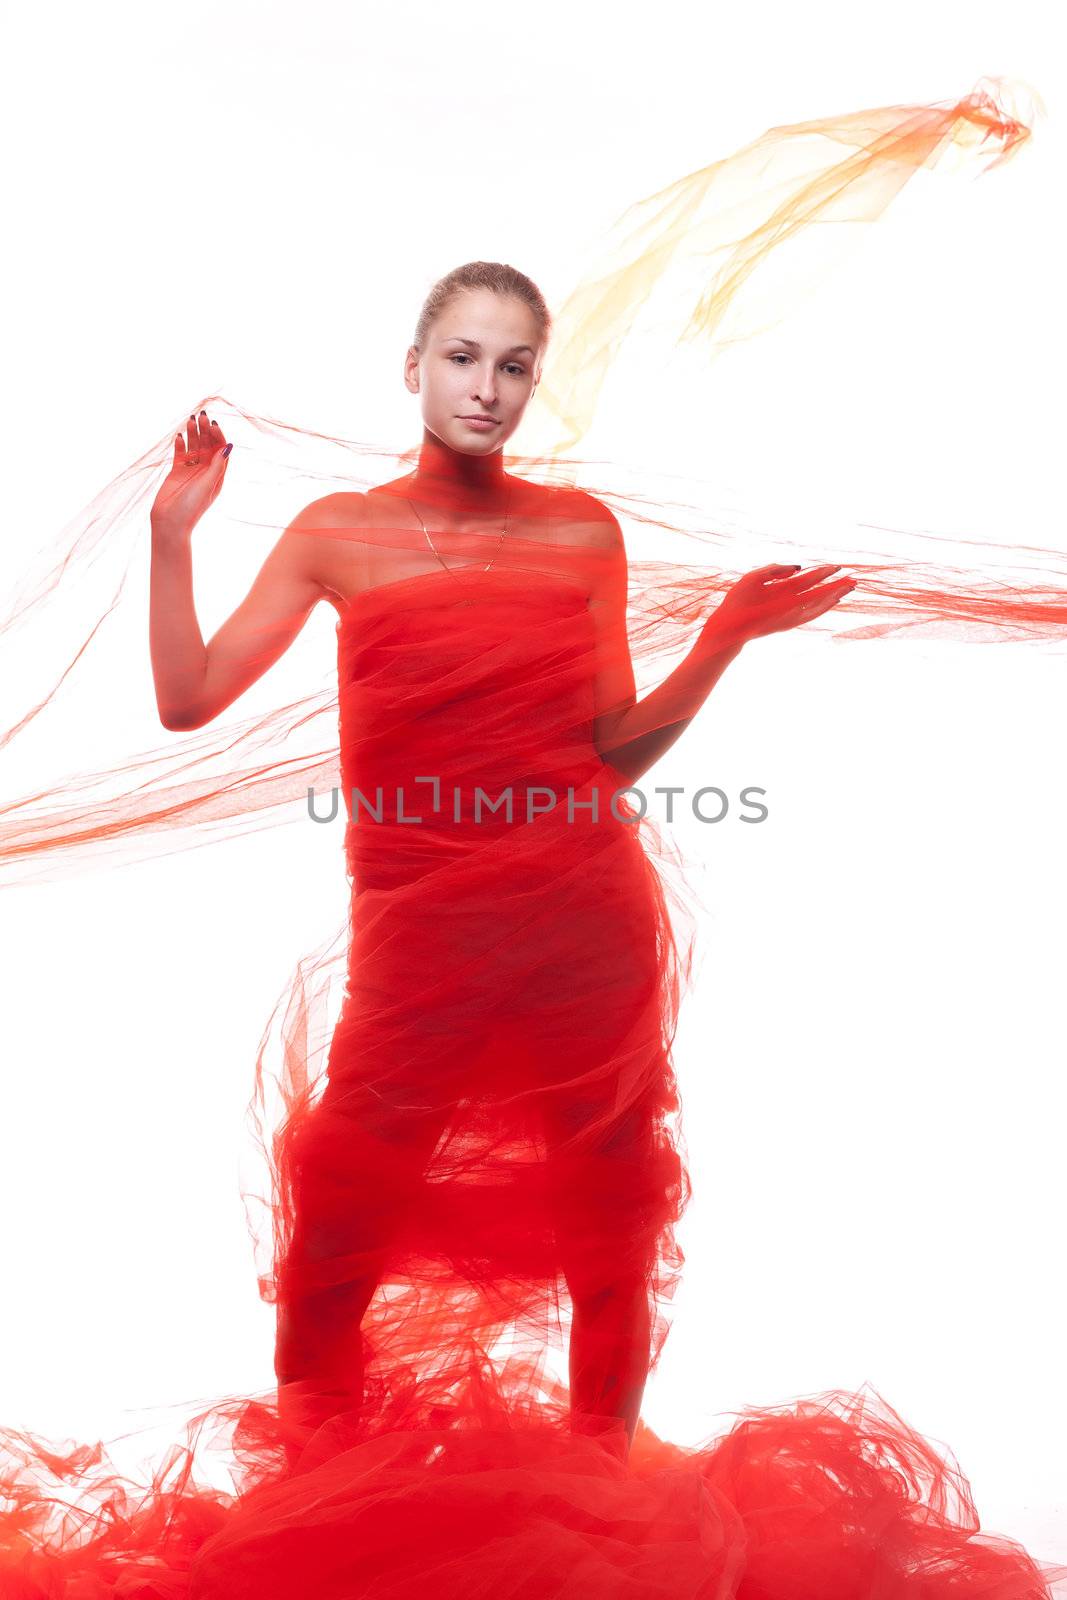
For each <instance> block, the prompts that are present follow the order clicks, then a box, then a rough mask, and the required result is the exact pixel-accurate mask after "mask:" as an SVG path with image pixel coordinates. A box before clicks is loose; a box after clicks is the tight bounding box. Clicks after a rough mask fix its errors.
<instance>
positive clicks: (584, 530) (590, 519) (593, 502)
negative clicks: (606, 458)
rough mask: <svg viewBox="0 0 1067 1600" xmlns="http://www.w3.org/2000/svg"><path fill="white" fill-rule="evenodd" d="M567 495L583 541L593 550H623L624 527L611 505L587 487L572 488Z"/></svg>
mask: <svg viewBox="0 0 1067 1600" xmlns="http://www.w3.org/2000/svg"><path fill="white" fill-rule="evenodd" d="M567 495H568V498H569V503H570V509H571V511H572V513H573V516H574V522H575V526H576V528H577V529H578V530H580V534H581V542H582V543H583V544H584V545H586V546H587V547H588V548H589V549H593V550H608V551H616V550H622V548H623V539H622V529H621V528H620V527H619V522H618V518H617V517H616V516H615V513H614V512H613V511H612V510H611V508H610V506H606V505H605V504H604V502H603V501H602V500H598V499H597V497H596V495H593V494H590V493H589V492H588V490H586V489H570V490H568V491H567Z"/></svg>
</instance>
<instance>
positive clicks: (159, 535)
mask: <svg viewBox="0 0 1067 1600" xmlns="http://www.w3.org/2000/svg"><path fill="white" fill-rule="evenodd" d="M190 423H191V424H194V423H195V419H193V418H190ZM224 448H225V445H224V441H223V438H222V433H221V430H220V429H219V428H218V426H217V424H215V423H213V422H210V423H209V422H208V419H207V417H206V415H205V414H204V413H201V416H200V420H199V423H198V424H195V426H191V427H190V429H189V439H188V444H182V440H181V435H180V434H179V435H178V438H177V440H176V441H175V458H174V464H173V466H172V468H171V475H170V477H169V478H168V479H167V480H166V482H165V483H164V485H163V486H162V488H161V489H160V493H159V495H158V496H157V499H156V503H155V505H154V506H153V508H152V567H151V594H150V602H149V648H150V652H151V658H152V676H153V680H154V683H155V691H156V704H157V706H158V708H159V718H160V721H161V722H162V724H163V726H164V727H165V728H171V729H174V730H176V731H178V730H181V731H184V730H186V729H189V728H200V727H203V725H204V724H205V723H207V722H210V721H212V719H213V718H214V717H217V716H218V715H219V713H220V712H222V711H225V709H226V707H227V706H229V705H231V704H232V703H233V701H234V700H236V699H237V698H238V696H239V695H242V694H243V693H244V692H245V690H246V689H247V688H249V687H250V685H251V684H253V683H255V681H256V679H257V678H260V677H262V675H263V673H264V672H266V671H267V669H268V667H270V666H272V665H273V663H274V662H275V661H277V660H278V658H279V656H281V655H282V654H283V653H284V651H285V650H286V649H287V648H288V646H289V645H290V644H291V643H292V642H293V640H294V639H295V638H296V636H297V634H298V633H299V632H300V629H301V628H302V627H303V625H304V623H305V622H306V620H307V617H308V614H309V613H310V611H311V609H312V607H313V606H314V605H315V603H316V601H317V600H320V599H322V598H324V597H325V594H326V590H325V588H324V586H323V585H322V584H321V583H320V581H319V580H318V578H317V577H316V576H315V574H314V571H313V561H312V555H313V551H314V540H313V538H311V537H309V534H308V531H307V530H308V529H309V528H311V527H314V526H318V527H320V528H321V527H322V525H323V522H324V515H323V507H324V501H323V500H317V501H313V502H312V503H311V505H309V506H306V507H305V508H304V510H303V511H301V512H300V513H299V515H298V516H297V517H295V518H294V520H293V521H292V522H291V523H290V524H289V526H288V527H287V528H286V529H285V531H284V533H283V534H282V535H281V537H280V538H279V539H278V542H277V544H276V545H275V546H274V548H273V549H272V550H271V551H270V553H269V554H268V556H267V558H266V560H265V561H264V562H263V565H262V567H261V568H260V570H259V572H258V573H257V575H256V578H255V580H254V582H253V584H252V587H251V588H250V589H249V591H248V594H247V595H246V596H245V598H244V599H243V600H242V601H241V603H240V605H239V606H238V607H237V608H236V610H235V611H234V612H233V613H232V614H231V615H230V616H229V617H227V619H226V621H225V622H224V623H223V624H222V625H221V627H220V628H219V629H218V630H217V632H216V633H215V634H214V635H213V636H212V638H211V639H210V640H209V641H208V643H207V644H205V643H204V639H203V636H202V634H201V632H200V625H199V623H198V621H197V616H196V607H195V604H194V600H193V562H192V549H191V545H192V532H193V528H194V527H195V526H196V523H197V522H198V521H199V519H200V517H201V516H202V515H203V513H204V511H205V510H206V509H207V507H208V506H209V505H210V504H211V503H212V502H213V500H214V499H215V497H216V495H217V494H218V492H219V489H220V487H221V483H222V477H223V474H224V471H225V460H226V458H225V456H224V455H223V450H224ZM189 456H194V457H195V459H194V460H192V461H190V460H189V459H188V458H189ZM197 475H199V476H197ZM329 498H330V497H329V496H327V497H326V499H327V500H328V499H329Z"/></svg>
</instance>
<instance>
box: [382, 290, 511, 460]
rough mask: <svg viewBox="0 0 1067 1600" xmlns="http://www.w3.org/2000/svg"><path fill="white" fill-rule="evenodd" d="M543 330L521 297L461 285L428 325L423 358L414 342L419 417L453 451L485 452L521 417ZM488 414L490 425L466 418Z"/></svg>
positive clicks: (410, 372)
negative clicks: (461, 288)
mask: <svg viewBox="0 0 1067 1600" xmlns="http://www.w3.org/2000/svg"><path fill="white" fill-rule="evenodd" d="M540 362H541V335H540V332H539V329H538V325H537V319H536V318H535V316H534V314H533V311H532V310H531V309H530V307H529V306H528V305H527V304H526V302H525V301H524V300H518V299H516V298H515V297H514V296H512V295H502V294H496V293H495V292H494V291H493V290H492V289H464V290H463V291H462V293H460V294H458V295H456V296H455V298H454V299H453V300H451V301H450V302H449V304H448V305H447V306H446V307H445V309H444V311H442V312H441V314H440V315H439V316H438V317H437V318H436V320H435V321H434V322H433V323H432V324H431V327H430V331H429V334H428V335H427V338H426V346H425V349H424V350H423V352H422V355H421V357H420V356H419V355H418V353H417V352H416V350H415V347H414V345H413V346H412V347H411V348H410V349H409V351H408V353H407V359H406V361H405V363H404V382H405V383H406V384H407V386H408V388H409V389H410V390H411V392H412V394H417V395H419V396H420V398H421V402H422V420H423V422H424V423H425V424H426V426H427V427H428V428H429V429H430V431H431V432H432V433H435V434H436V435H437V437H438V438H439V439H441V440H442V441H443V443H445V444H447V445H449V446H450V447H451V448H452V449H453V450H461V451H463V453H464V454H465V455H472V456H483V455H484V456H487V455H492V453H493V452H494V451H495V450H499V449H500V447H501V445H502V444H503V442H504V440H505V439H507V438H508V437H509V436H510V435H511V434H512V433H514V431H515V429H516V428H517V427H518V425H519V423H520V421H521V420H522V414H523V412H524V411H525V410H526V407H527V405H528V404H529V401H530V396H531V395H532V394H533V391H534V389H535V388H536V387H537V381H538V378H539V377H540ZM477 416H484V417H489V418H491V419H492V425H491V426H490V425H489V424H486V425H484V426H479V425H478V424H477V423H472V422H470V421H468V420H467V419H468V418H470V417H477Z"/></svg>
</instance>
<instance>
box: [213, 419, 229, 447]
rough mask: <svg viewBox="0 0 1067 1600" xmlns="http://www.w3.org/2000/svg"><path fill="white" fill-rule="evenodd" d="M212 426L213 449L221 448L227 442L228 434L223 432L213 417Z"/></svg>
mask: <svg viewBox="0 0 1067 1600" xmlns="http://www.w3.org/2000/svg"><path fill="white" fill-rule="evenodd" d="M210 428H211V448H212V449H213V450H220V449H221V448H222V446H223V445H224V444H225V443H226V436H225V434H224V433H223V431H222V429H221V428H220V427H219V425H218V423H217V422H216V421H215V419H214V418H212V419H211V423H210Z"/></svg>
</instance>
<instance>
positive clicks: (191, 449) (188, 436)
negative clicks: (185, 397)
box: [185, 411, 199, 460]
mask: <svg viewBox="0 0 1067 1600" xmlns="http://www.w3.org/2000/svg"><path fill="white" fill-rule="evenodd" d="M198 437H199V435H198V431H197V426H196V413H195V411H190V413H189V426H188V427H187V428H186V430H185V454H186V458H187V459H188V460H192V458H193V457H194V456H195V455H196V447H197V439H198Z"/></svg>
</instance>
